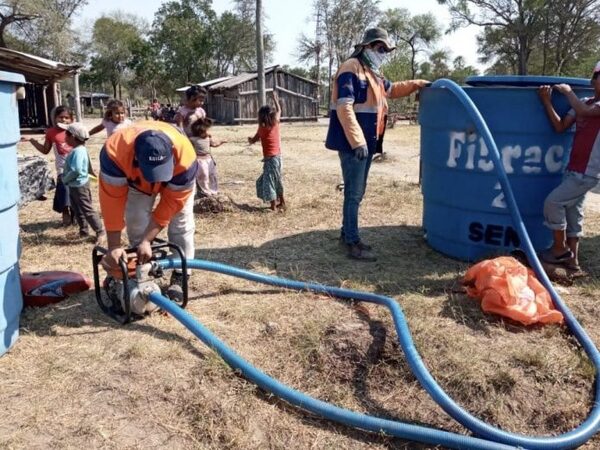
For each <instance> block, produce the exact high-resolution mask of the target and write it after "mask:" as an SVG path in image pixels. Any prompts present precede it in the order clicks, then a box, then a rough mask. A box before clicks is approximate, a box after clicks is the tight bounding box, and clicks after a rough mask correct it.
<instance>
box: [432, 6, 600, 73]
mask: <svg viewBox="0 0 600 450" xmlns="http://www.w3.org/2000/svg"><path fill="white" fill-rule="evenodd" d="M438 3H440V4H444V5H447V6H448V8H449V11H450V13H451V16H452V23H451V27H450V29H451V30H454V29H456V28H459V27H463V26H467V25H477V26H480V27H481V28H482V32H481V34H480V35H479V37H478V44H479V52H480V53H481V55H482V58H481V60H482V62H485V63H490V64H492V68H491V70H490V71H491V72H494V73H500V74H519V75H526V74H528V73H536V74H551V75H581V74H580V73H579V72H580V70H581V69H580V67H581V65H582V63H583V62H584V61H586V60H587V59H589V58H591V59H593V58H594V56H593V55H595V56H596V57H597V56H598V54H599V52H598V44H599V43H600V0H526V1H521V0H438ZM588 71H589V69H588Z"/></svg>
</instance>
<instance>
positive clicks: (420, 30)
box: [379, 8, 442, 79]
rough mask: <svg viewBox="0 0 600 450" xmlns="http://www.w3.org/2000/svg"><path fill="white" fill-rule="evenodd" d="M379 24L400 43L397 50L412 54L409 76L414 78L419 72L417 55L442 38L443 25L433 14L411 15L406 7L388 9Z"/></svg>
mask: <svg viewBox="0 0 600 450" xmlns="http://www.w3.org/2000/svg"><path fill="white" fill-rule="evenodd" d="M379 26H380V27H382V28H384V29H386V30H387V32H388V33H389V34H390V37H391V38H392V39H393V40H394V41H395V42H396V44H397V45H398V48H397V52H402V53H409V54H410V68H411V71H410V73H409V74H408V76H407V77H408V78H411V79H414V78H415V75H416V72H417V55H418V54H419V53H425V52H426V51H427V50H428V49H430V48H431V47H432V46H433V45H434V44H435V43H436V42H437V41H438V40H439V38H440V36H441V34H442V32H441V26H440V24H439V23H438V22H437V20H436V19H435V17H434V16H433V14H430V13H429V14H418V15H415V16H411V14H410V11H408V10H407V9H405V8H394V9H388V10H387V11H385V12H384V15H383V18H382V19H381V20H380V22H379Z"/></svg>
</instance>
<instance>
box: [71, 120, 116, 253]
mask: <svg viewBox="0 0 600 450" xmlns="http://www.w3.org/2000/svg"><path fill="white" fill-rule="evenodd" d="M89 137H90V135H89V133H88V131H87V130H86V128H85V127H84V126H83V124H81V123H77V122H75V123H72V124H70V125H69V127H68V128H67V131H66V141H67V144H69V145H70V146H71V147H72V148H73V150H72V151H71V152H70V153H69V155H68V156H67V158H66V159H65V166H64V172H63V182H64V183H65V185H66V186H68V187H69V195H70V197H71V205H72V207H73V211H74V212H75V218H76V219H77V224H78V225H79V236H81V237H88V236H89V235H90V233H89V231H88V224H89V225H90V226H91V227H92V229H93V230H94V232H95V233H96V244H103V243H104V241H105V240H106V232H105V231H104V227H103V226H102V222H101V221H100V217H99V215H98V213H97V212H96V210H95V209H94V204H93V202H92V193H91V191H90V178H89V174H88V167H89V163H90V160H89V157H88V152H87V149H86V148H85V141H87V140H88V139H89Z"/></svg>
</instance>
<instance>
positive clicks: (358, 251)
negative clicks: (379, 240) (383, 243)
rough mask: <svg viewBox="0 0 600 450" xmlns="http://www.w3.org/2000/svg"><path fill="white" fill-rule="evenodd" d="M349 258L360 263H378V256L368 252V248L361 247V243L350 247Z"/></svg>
mask: <svg viewBox="0 0 600 450" xmlns="http://www.w3.org/2000/svg"><path fill="white" fill-rule="evenodd" d="M348 256H349V257H350V258H352V259H356V260H359V261H365V262H375V261H377V256H375V254H374V253H373V252H372V251H371V250H367V248H366V246H365V245H361V244H360V242H357V243H356V244H351V245H349V246H348Z"/></svg>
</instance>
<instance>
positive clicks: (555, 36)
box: [536, 0, 600, 75]
mask: <svg viewBox="0 0 600 450" xmlns="http://www.w3.org/2000/svg"><path fill="white" fill-rule="evenodd" d="M548 3H549V4H548V6H547V8H546V11H545V16H544V31H543V33H542V35H541V36H540V39H539V46H540V47H541V51H538V52H537V55H536V56H537V57H538V58H537V59H538V60H540V61H541V64H540V67H539V69H538V70H539V71H540V72H541V73H551V74H554V75H561V74H563V73H570V72H571V73H572V70H568V69H574V68H575V66H577V65H578V62H579V61H581V60H582V59H585V58H586V57H587V56H592V55H593V56H594V57H596V58H597V55H598V44H600V1H598V0H558V1H555V2H548ZM588 71H589V69H588Z"/></svg>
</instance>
